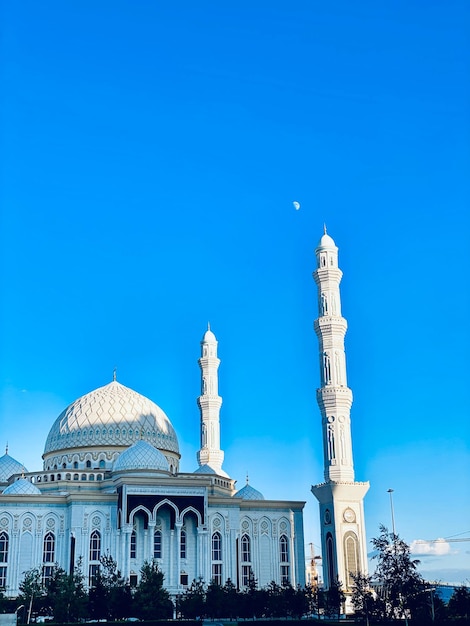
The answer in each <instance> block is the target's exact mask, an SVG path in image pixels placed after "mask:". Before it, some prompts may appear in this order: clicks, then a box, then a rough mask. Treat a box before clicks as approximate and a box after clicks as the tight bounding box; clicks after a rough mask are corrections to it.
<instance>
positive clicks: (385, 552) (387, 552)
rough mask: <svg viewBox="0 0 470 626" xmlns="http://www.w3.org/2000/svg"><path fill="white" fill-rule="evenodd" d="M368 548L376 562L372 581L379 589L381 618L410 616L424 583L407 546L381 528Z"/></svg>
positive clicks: (419, 600) (418, 600)
mask: <svg viewBox="0 0 470 626" xmlns="http://www.w3.org/2000/svg"><path fill="white" fill-rule="evenodd" d="M372 545H373V547H374V548H375V550H376V551H377V552H376V554H375V555H374V557H373V558H375V559H377V567H376V570H375V578H376V579H377V580H378V581H379V583H380V584H381V586H382V592H383V593H382V596H383V600H384V615H383V617H384V618H386V619H403V618H408V617H410V616H411V614H412V612H413V609H414V608H416V606H417V605H418V604H419V603H420V602H421V600H422V595H423V594H424V593H425V592H424V581H423V579H422V577H421V575H420V574H419V573H418V571H417V566H418V564H419V560H417V559H412V558H411V554H410V547H409V546H408V544H407V543H406V542H405V541H403V539H400V537H399V536H398V535H397V534H395V533H389V532H388V529H387V528H386V527H385V526H383V525H381V526H380V535H379V536H378V537H376V538H374V539H372Z"/></svg>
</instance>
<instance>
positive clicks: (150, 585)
mask: <svg viewBox="0 0 470 626" xmlns="http://www.w3.org/2000/svg"><path fill="white" fill-rule="evenodd" d="M164 578H165V577H164V574H163V572H162V571H161V570H160V569H159V567H158V565H157V563H156V562H151V563H149V562H148V561H145V562H144V564H143V565H142V567H141V569H140V582H139V584H138V585H137V588H136V590H135V593H134V605H135V613H136V616H137V617H139V618H140V619H142V620H156V619H167V618H171V617H173V603H172V601H171V600H170V594H169V593H168V591H167V590H166V589H165V587H164V586H163V581H164Z"/></svg>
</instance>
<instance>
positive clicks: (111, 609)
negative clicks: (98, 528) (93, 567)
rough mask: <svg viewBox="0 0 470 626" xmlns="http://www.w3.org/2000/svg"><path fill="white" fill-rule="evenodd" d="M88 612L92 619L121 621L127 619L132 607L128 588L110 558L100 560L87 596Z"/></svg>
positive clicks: (104, 557) (107, 556) (108, 556)
mask: <svg viewBox="0 0 470 626" xmlns="http://www.w3.org/2000/svg"><path fill="white" fill-rule="evenodd" d="M88 598H89V611H90V615H91V616H92V617H93V618H94V619H110V620H116V619H122V618H125V617H129V615H130V612H131V607H132V596H131V592H130V587H129V585H128V584H127V582H126V581H125V579H124V578H123V577H122V576H121V572H120V571H119V570H118V568H117V563H116V561H115V560H114V559H113V557H112V556H110V555H106V556H102V557H101V558H100V568H99V570H98V571H97V573H96V575H95V577H94V580H93V584H92V588H91V589H90V592H89V594H88Z"/></svg>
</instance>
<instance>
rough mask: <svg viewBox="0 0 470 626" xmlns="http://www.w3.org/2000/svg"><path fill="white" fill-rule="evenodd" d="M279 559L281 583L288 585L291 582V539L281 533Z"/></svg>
mask: <svg viewBox="0 0 470 626" xmlns="http://www.w3.org/2000/svg"><path fill="white" fill-rule="evenodd" d="M279 560H280V562H281V584H282V585H288V584H289V583H290V568H289V540H288V539H287V537H286V535H281V536H280V538H279Z"/></svg>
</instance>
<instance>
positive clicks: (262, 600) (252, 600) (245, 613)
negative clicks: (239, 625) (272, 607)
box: [240, 567, 267, 618]
mask: <svg viewBox="0 0 470 626" xmlns="http://www.w3.org/2000/svg"><path fill="white" fill-rule="evenodd" d="M240 596H241V598H240V599H241V612H240V613H241V616H242V617H245V618H246V617H262V616H263V615H264V614H265V613H266V600H267V594H266V592H265V591H264V590H262V589H258V581H257V580H256V578H255V575H254V572H253V570H252V569H251V567H250V571H249V573H248V584H247V585H246V588H245V591H244V592H243V593H242V594H240Z"/></svg>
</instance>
